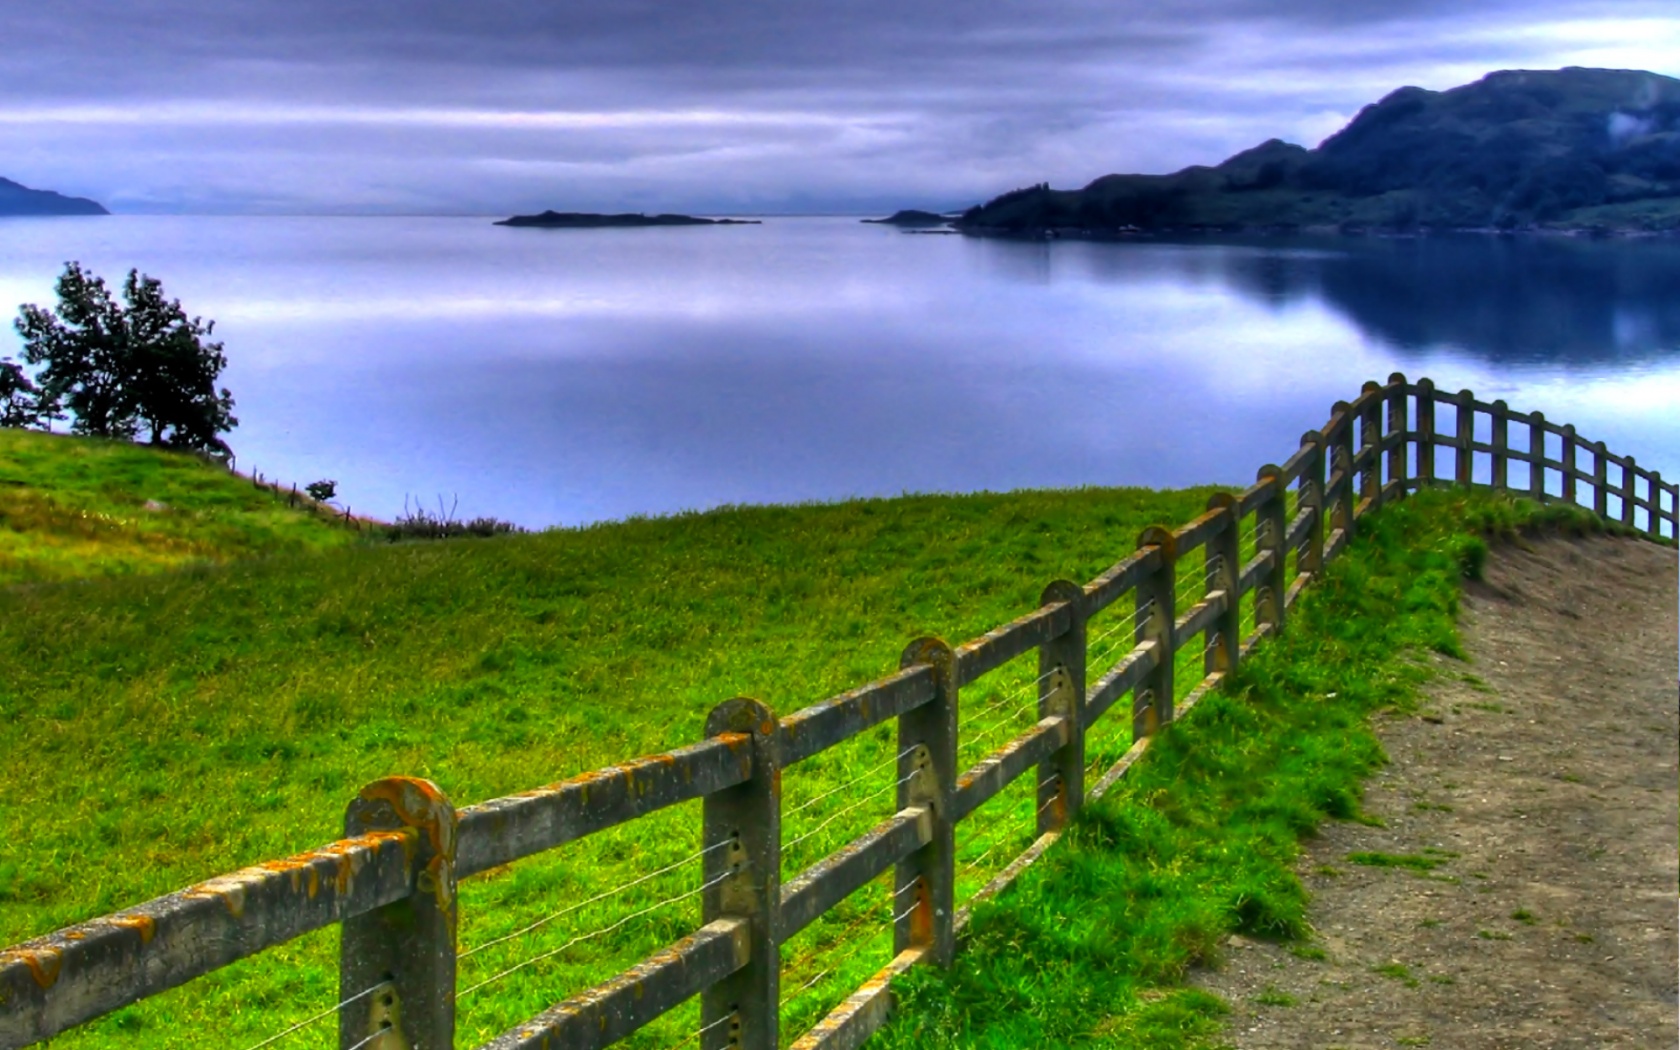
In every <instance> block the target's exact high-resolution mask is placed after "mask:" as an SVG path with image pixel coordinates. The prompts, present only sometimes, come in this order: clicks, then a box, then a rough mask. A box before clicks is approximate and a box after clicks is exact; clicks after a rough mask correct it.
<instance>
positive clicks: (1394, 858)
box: [1347, 851, 1457, 872]
mask: <svg viewBox="0 0 1680 1050" xmlns="http://www.w3.org/2000/svg"><path fill="white" fill-rule="evenodd" d="M1455 856H1457V854H1456V853H1447V852H1445V851H1426V852H1424V853H1375V852H1362V853H1349V854H1348V857H1347V859H1348V860H1350V861H1352V862H1353V863H1355V864H1361V865H1364V866H1365V867H1367V868H1405V869H1406V870H1408V871H1419V872H1422V871H1434V870H1435V869H1436V868H1438V867H1440V866H1441V865H1443V864H1445V863H1446V862H1447V861H1449V860H1451V859H1452V858H1453V857H1455Z"/></svg>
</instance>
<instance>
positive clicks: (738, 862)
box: [700, 696, 782, 1050]
mask: <svg viewBox="0 0 1680 1050" xmlns="http://www.w3.org/2000/svg"><path fill="white" fill-rule="evenodd" d="M725 734H738V735H740V736H744V737H746V738H747V739H748V741H749V742H750V744H749V747H748V748H747V750H746V755H745V756H743V761H750V762H751V763H752V775H751V776H750V777H748V778H747V780H745V781H744V782H742V783H740V784H736V785H735V786H734V787H730V788H725V789H723V790H722V791H715V792H713V793H712V794H710V795H707V796H706V797H705V799H704V800H703V801H702V802H701V804H700V805H701V815H700V822H701V845H702V847H703V848H705V849H706V850H707V853H706V855H705V858H704V860H703V861H702V868H701V872H702V875H703V878H704V880H705V881H704V882H702V883H701V885H702V886H703V887H705V889H704V892H703V893H701V895H700V916H701V922H702V923H703V924H704V923H710V922H715V921H716V920H718V919H722V918H726V917H731V916H736V917H741V918H745V919H747V920H748V922H749V923H750V927H749V931H748V939H749V943H750V947H749V950H748V958H747V965H745V966H743V967H741V968H740V969H739V970H736V971H735V972H734V973H732V974H730V975H729V976H728V977H725V978H724V979H723V980H721V981H719V982H717V983H716V984H714V985H711V986H710V987H708V988H706V989H705V990H704V991H702V992H701V993H700V1026H701V1031H702V1032H703V1033H704V1034H703V1035H702V1037H701V1039H702V1042H701V1046H702V1047H703V1050H723V1048H725V1047H727V1048H729V1050H776V1045H777V1039H778V1037H779V1032H778V1025H779V1011H780V1007H779V1003H778V997H779V990H780V983H781V961H780V959H779V958H778V952H777V947H778V946H777V943H776V927H777V925H778V924H779V920H778V916H777V909H778V907H779V905H780V904H781V899H782V774H781V770H780V769H778V768H777V767H776V715H775V713H774V712H772V711H771V710H770V708H768V707H766V706H765V705H764V704H762V703H760V702H759V701H757V700H754V699H752V698H751V697H745V696H738V697H735V698H734V699H732V700H725V701H724V702H723V703H721V704H719V705H717V706H716V707H714V708H712V710H711V713H710V714H708V715H707V716H706V736H707V737H708V738H711V737H717V736H723V735H725ZM747 756H750V757H747ZM719 846H722V847H723V848H717V847H719Z"/></svg>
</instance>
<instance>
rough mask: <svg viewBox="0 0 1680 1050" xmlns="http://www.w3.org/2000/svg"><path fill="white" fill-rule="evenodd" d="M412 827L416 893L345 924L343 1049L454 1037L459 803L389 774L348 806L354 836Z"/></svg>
mask: <svg viewBox="0 0 1680 1050" xmlns="http://www.w3.org/2000/svg"><path fill="white" fill-rule="evenodd" d="M407 828H413V829H414V830H415V832H417V834H416V835H415V841H414V851H413V853H412V859H411V861H410V865H411V867H410V870H411V871H412V872H413V880H414V881H413V886H414V892H413V894H412V895H410V896H408V897H404V898H403V899H402V900H399V901H395V902H393V903H391V904H387V905H385V906H384V907H382V908H376V909H374V910H373V911H370V912H364V913H362V914H360V915H353V916H350V917H349V918H346V919H345V920H344V921H343V924H342V925H343V931H342V936H341V937H340V940H339V973H338V980H339V986H338V987H339V1000H340V1001H341V1002H343V1003H344V1005H343V1006H342V1007H341V1008H340V1009H339V1011H338V1045H339V1050H350V1048H351V1047H361V1048H362V1050H452V1048H453V1047H454V1045H455V925H456V905H455V807H454V806H453V805H451V804H450V802H449V799H448V798H446V797H445V796H444V794H443V792H441V791H439V790H438V789H437V787H436V786H435V785H434V784H432V783H431V782H430V781H426V780H420V779H417V778H415V777H386V778H385V779H384V780H376V781H374V782H373V783H371V784H369V785H368V786H367V787H364V788H362V790H361V792H360V793H359V794H357V796H356V797H355V798H354V799H352V800H351V802H350V805H349V807H348V808H347V809H346V811H345V814H344V834H345V836H346V837H347V838H354V837H356V836H358V835H365V834H367V833H369V832H373V831H401V830H404V829H407ZM369 992H372V993H373V994H371V995H370V994H368V993H369Z"/></svg>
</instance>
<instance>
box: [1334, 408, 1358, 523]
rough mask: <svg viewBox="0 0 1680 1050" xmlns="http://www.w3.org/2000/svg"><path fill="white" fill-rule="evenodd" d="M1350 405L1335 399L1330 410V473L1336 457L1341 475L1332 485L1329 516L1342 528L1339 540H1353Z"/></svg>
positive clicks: (1351, 426)
mask: <svg viewBox="0 0 1680 1050" xmlns="http://www.w3.org/2000/svg"><path fill="white" fill-rule="evenodd" d="M1352 409H1353V406H1352V405H1350V404H1348V403H1347V402H1346V401H1338V402H1336V404H1335V405H1334V406H1333V407H1332V408H1331V410H1330V418H1331V420H1332V422H1331V424H1330V426H1331V428H1332V429H1333V430H1334V431H1335V434H1336V436H1335V438H1334V440H1332V441H1331V443H1330V448H1331V456H1330V476H1331V477H1332V478H1334V477H1335V476H1336V460H1338V459H1340V460H1341V461H1342V462H1341V473H1342V477H1341V480H1340V481H1339V482H1337V486H1336V509H1335V512H1334V514H1333V516H1332V517H1331V522H1332V524H1334V525H1335V527H1336V528H1339V529H1341V530H1342V535H1343V542H1346V541H1347V540H1351V539H1353V511H1354V494H1355V489H1354V487H1353V476H1354V475H1353V415H1352Z"/></svg>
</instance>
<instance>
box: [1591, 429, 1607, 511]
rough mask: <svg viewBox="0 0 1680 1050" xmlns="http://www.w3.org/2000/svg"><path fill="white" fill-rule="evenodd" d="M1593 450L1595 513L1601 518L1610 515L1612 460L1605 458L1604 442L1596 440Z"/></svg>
mask: <svg viewBox="0 0 1680 1050" xmlns="http://www.w3.org/2000/svg"><path fill="white" fill-rule="evenodd" d="M1592 452H1593V513H1594V514H1597V515H1598V516H1599V517H1600V518H1608V517H1610V461H1609V460H1608V459H1605V458H1604V457H1605V455H1606V454H1607V450H1606V449H1605V447H1604V442H1602V441H1595V442H1593V446H1592Z"/></svg>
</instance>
